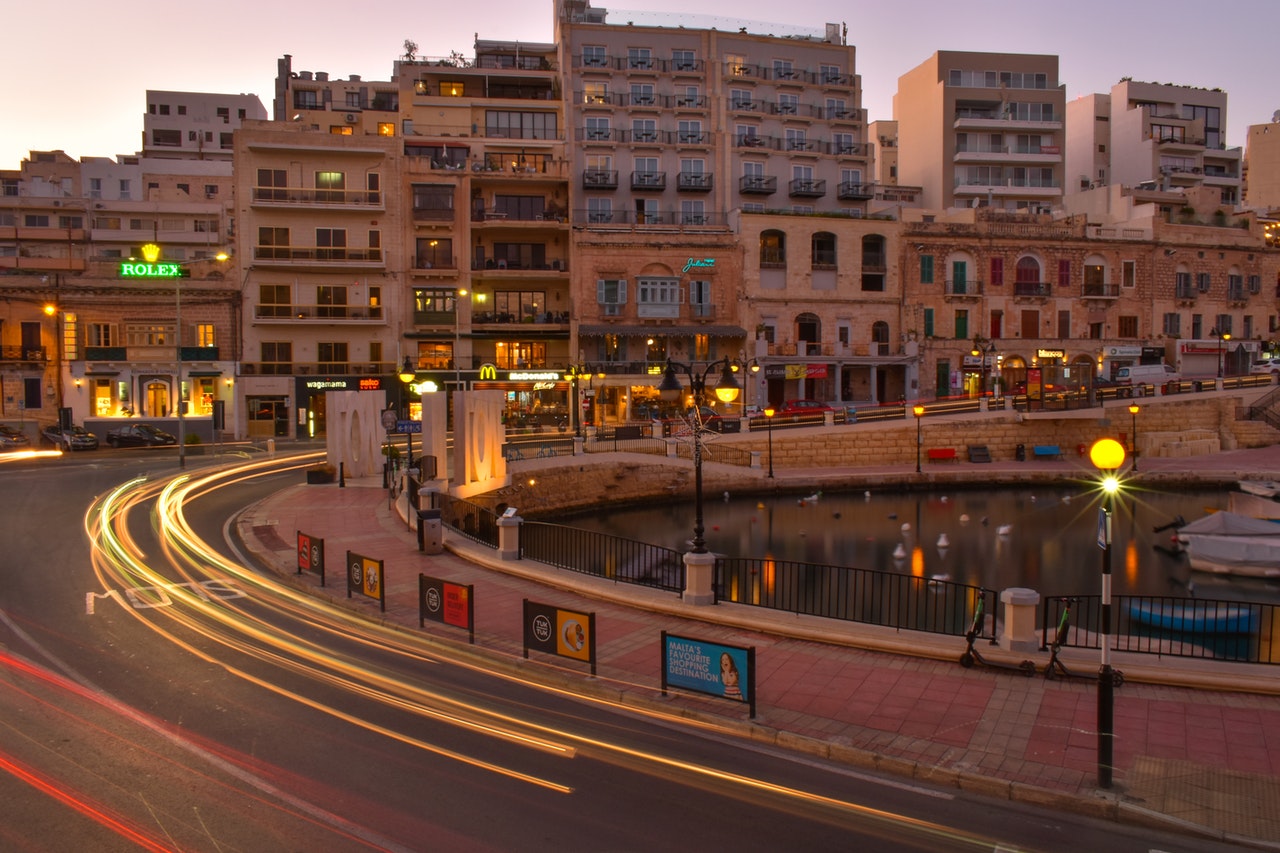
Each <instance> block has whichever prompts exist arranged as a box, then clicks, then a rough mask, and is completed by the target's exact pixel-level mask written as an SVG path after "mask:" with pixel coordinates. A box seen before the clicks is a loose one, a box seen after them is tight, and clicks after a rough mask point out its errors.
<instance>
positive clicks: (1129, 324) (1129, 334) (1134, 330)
mask: <svg viewBox="0 0 1280 853" xmlns="http://www.w3.org/2000/svg"><path fill="white" fill-rule="evenodd" d="M1116 333H1117V334H1118V335H1119V336H1120V337H1122V338H1136V337H1138V318H1137V317H1134V316H1120V317H1118V318H1116Z"/></svg>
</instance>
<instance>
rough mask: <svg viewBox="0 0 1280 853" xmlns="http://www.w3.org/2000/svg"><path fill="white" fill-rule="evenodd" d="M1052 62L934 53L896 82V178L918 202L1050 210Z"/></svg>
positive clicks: (1054, 157)
mask: <svg viewBox="0 0 1280 853" xmlns="http://www.w3.org/2000/svg"><path fill="white" fill-rule="evenodd" d="M1065 102H1066V90H1065V87H1064V86H1063V85H1062V83H1061V82H1059V80H1058V58H1057V57H1056V56H1046V55H1032V54H1013V53H970V52H964V51H952V50H946V51H938V52H936V53H934V54H933V55H932V56H930V57H929V58H928V59H927V60H925V61H924V62H922V63H921V64H920V65H918V66H916V67H915V68H913V69H911V70H910V71H908V72H907V73H906V74H903V75H902V76H901V77H899V78H898V89H897V92H896V93H895V94H894V98H893V118H894V120H895V121H897V123H898V177H899V180H900V181H901V182H903V183H905V184H909V185H918V186H920V187H922V188H923V195H922V201H921V206H922V207H927V208H932V209H939V210H945V209H948V208H952V207H994V208H998V209H1002V210H1025V211H1030V212H1033V213H1038V212H1047V211H1049V210H1051V209H1053V208H1055V207H1057V206H1059V204H1060V201H1061V198H1062V192H1063V174H1064V168H1063V162H1064V161H1063V146H1064V120H1065V115H1064V112H1065V109H1064V108H1065Z"/></svg>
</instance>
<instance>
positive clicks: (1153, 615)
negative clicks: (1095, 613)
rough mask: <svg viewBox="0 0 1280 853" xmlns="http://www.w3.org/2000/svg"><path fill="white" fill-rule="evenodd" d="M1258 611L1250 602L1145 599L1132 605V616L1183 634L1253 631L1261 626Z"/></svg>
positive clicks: (1137, 619) (1130, 605)
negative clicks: (1229, 602)
mask: <svg viewBox="0 0 1280 853" xmlns="http://www.w3.org/2000/svg"><path fill="white" fill-rule="evenodd" d="M1256 610H1257V608H1254V607H1250V606H1249V605H1247V604H1225V603H1222V602H1214V601H1168V600H1155V601H1152V600H1150V599H1142V600H1138V601H1134V602H1131V603H1130V604H1129V618H1130V619H1132V620H1133V621H1134V622H1137V623H1139V624H1142V625H1149V626H1150V627H1152V628H1159V629H1160V630H1162V631H1177V632H1179V633H1184V634H1252V633H1253V632H1254V631H1256V630H1257V627H1258V614H1257V612H1256Z"/></svg>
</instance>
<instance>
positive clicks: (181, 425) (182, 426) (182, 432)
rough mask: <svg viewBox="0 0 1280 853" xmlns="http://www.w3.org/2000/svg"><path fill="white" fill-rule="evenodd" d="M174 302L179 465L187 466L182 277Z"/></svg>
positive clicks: (174, 292) (177, 282) (175, 292)
mask: <svg viewBox="0 0 1280 853" xmlns="http://www.w3.org/2000/svg"><path fill="white" fill-rule="evenodd" d="M173 302H174V322H175V324H176V326H177V334H175V335H174V338H175V339H176V340H177V341H178V347H177V353H176V355H177V357H178V358H177V370H178V467H179V468H185V467H187V431H186V430H187V424H186V421H185V419H184V418H185V414H186V413H185V412H184V411H183V409H185V408H186V406H185V405H184V404H183V401H182V279H180V278H176V279H174V285H173Z"/></svg>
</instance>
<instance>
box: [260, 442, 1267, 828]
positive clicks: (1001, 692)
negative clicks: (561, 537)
mask: <svg viewBox="0 0 1280 853" xmlns="http://www.w3.org/2000/svg"><path fill="white" fill-rule="evenodd" d="M538 461H539V463H554V461H555V460H538ZM686 464H687V463H686ZM1142 465H1143V474H1144V476H1146V477H1150V478H1151V479H1152V480H1159V479H1162V478H1164V477H1170V478H1177V479H1183V480H1185V479H1187V478H1188V477H1202V478H1204V479H1206V480H1213V481H1219V480H1222V479H1226V480H1230V479H1234V478H1235V477H1236V476H1237V474H1238V475H1239V476H1254V477H1257V476H1260V475H1262V476H1269V474H1267V473H1266V472H1269V471H1273V470H1274V471H1277V472H1280V447H1273V448H1265V449H1262V450H1248V451H1234V452H1229V453H1220V454H1215V455H1213V456H1211V457H1195V458H1190V459H1154V458H1153V459H1150V460H1147V459H1143V460H1142ZM1055 466H1056V467H1055ZM998 467H999V468H1001V469H1007V468H1014V469H1016V471H1018V472H1021V473H1022V474H1026V475H1030V474H1033V473H1034V472H1036V471H1037V470H1039V469H1041V468H1045V469H1047V470H1049V471H1056V472H1059V473H1061V472H1062V471H1063V468H1064V467H1066V466H1064V463H1061V462H1058V463H1055V462H1026V463H1009V464H1008V465H1007V466H1005V465H1000V466H998ZM947 468H948V473H946V474H945V475H934V476H945V477H946V478H947V479H951V478H953V477H954V478H964V477H965V476H966V469H970V470H968V471H967V476H968V477H973V476H975V474H979V472H981V473H980V474H979V475H980V476H983V478H984V479H990V478H991V477H990V473H989V472H991V473H994V472H993V471H992V466H991V465H989V464H976V465H971V464H970V463H959V465H954V466H951V465H949V466H947ZM888 470H889V469H886V470H885V471H877V472H872V471H862V472H860V473H861V474H864V475H876V476H880V475H882V474H884V473H886V472H887V471H888ZM892 471H894V472H898V473H901V472H902V471H903V469H902V467H901V466H897V467H895V468H893V469H892ZM806 476H808V477H809V479H808V480H807V482H811V483H812V482H816V481H817V480H816V472H798V471H787V472H786V477H785V479H786V480H788V481H794V482H800V481H801V480H802V479H803V478H805V477H806ZM840 476H843V477H844V478H845V482H848V483H850V486H849V487H853V488H856V487H857V484H856V482H852V481H851V480H850V479H849V478H850V476H851V474H850V472H833V471H830V470H826V471H823V472H821V480H822V481H823V482H830V481H831V480H832V478H833V477H840ZM1276 479H1280V473H1277V475H1276ZM403 506H404V504H403V499H402V500H401V504H400V509H399V510H397V509H396V508H393V507H391V506H390V505H389V501H388V497H387V492H386V491H384V490H383V489H382V488H381V483H380V482H378V481H375V480H361V481H350V480H349V481H348V482H347V484H346V487H345V488H338V487H336V486H305V485H299V486H294V487H290V488H288V489H285V490H283V491H281V492H278V493H276V494H275V495H273V496H271V497H270V498H268V499H266V500H264V501H262V502H261V503H259V504H257V505H255V506H253V507H251V508H249V509H248V510H246V511H245V513H243V514H242V515H241V517H240V519H239V520H238V522H237V528H238V531H239V533H240V536H241V537H242V539H243V540H244V542H245V543H246V545H247V546H248V548H249V550H250V551H251V552H252V553H253V554H254V556H255V557H256V558H257V559H259V560H260V561H261V562H262V563H263V564H264V565H265V566H267V567H269V568H272V569H274V570H275V571H276V572H277V573H279V574H280V575H282V576H283V577H284V578H285V579H287V580H293V581H295V582H296V583H297V584H299V585H301V586H303V587H305V588H308V589H310V590H311V591H312V592H313V593H315V594H317V595H321V596H327V597H329V598H331V599H332V601H333V602H334V603H335V604H337V605H339V606H347V607H352V608H354V609H356V610H359V611H361V612H364V613H367V614H368V616H369V617H370V618H371V619H382V620H385V621H386V622H388V623H391V624H395V625H398V626H402V627H403V628H405V629H406V630H411V631H415V632H423V633H426V634H429V635H431V636H433V637H436V638H438V639H440V640H442V641H447V642H456V643H460V644H463V645H465V643H466V634H465V632H464V631H462V630H460V629H456V628H450V627H448V626H444V625H439V624H435V623H431V622H428V623H427V625H426V627H425V628H420V627H419V625H418V604H417V597H418V574H419V573H420V572H421V573H425V574H429V575H431V576H433V577H438V578H443V579H446V580H450V581H454V582H457V583H463V584H474V587H475V596H474V601H475V614H476V615H475V623H476V625H475V628H476V639H475V645H474V647H473V648H474V650H475V651H476V652H477V653H481V654H485V655H487V656H490V657H491V658H492V659H493V660H494V662H495V663H496V664H497V665H499V666H505V667H511V668H519V669H521V670H522V672H524V673H525V674H526V675H530V676H534V677H536V675H537V674H539V673H541V674H543V675H545V676H546V677H547V678H548V679H554V680H556V681H560V682H563V681H564V680H565V679H566V678H569V679H573V680H574V684H575V687H576V688H577V689H580V690H582V691H584V692H593V693H600V694H603V695H608V696H609V697H610V698H612V699H620V700H621V701H623V702H626V703H628V704H635V705H650V706H658V707H661V708H663V709H664V710H666V711H669V712H675V713H683V714H685V715H687V716H696V717H698V718H702V719H708V720H714V721H716V722H717V723H720V724H723V725H729V726H733V727H735V728H737V729H738V730H740V731H741V732H742V733H743V734H744V735H747V736H749V737H751V738H752V739H754V740H759V741H764V742H774V743H777V744H779V745H782V746H786V747H788V748H792V749H799V750H803V751H806V752H809V753H812V754H815V755H820V756H823V757H827V758H830V759H833V760H837V761H841V762H845V763H848V764H851V765H856V766H860V767H864V768H871V769H876V770H881V771H885V772H889V773H894V774H898V775H903V776H907V777H910V778H915V779H919V780H922V781H928V782H932V783H936V784H943V785H953V786H956V787H959V788H962V789H964V790H969V791H975V792H979V793H982V794H987V795H990V796H996V797H1005V798H1009V799H1013V800H1019V801H1023V802H1033V803H1041V804H1046V805H1049V806H1051V807H1053V808H1058V809H1065V810H1071V811H1076V812H1083V813H1088V814H1092V815H1095V816H1098V817H1105V818H1111V819H1118V820H1124V821H1126V822H1157V823H1158V825H1161V826H1164V827H1166V828H1170V827H1171V828H1173V829H1175V830H1177V829H1178V828H1179V827H1182V828H1185V829H1186V831H1188V832H1191V831H1195V832H1198V833H1207V834H1210V835H1212V836H1214V837H1218V838H1222V839H1227V840H1236V841H1241V842H1244V841H1249V842H1250V843H1251V844H1252V845H1253V846H1257V847H1261V848H1264V849H1276V850H1280V700H1278V699H1277V696H1278V695H1280V671H1277V670H1276V668H1275V667H1266V666H1249V665H1236V664H1217V665H1214V664H1211V663H1206V662H1202V661H1191V660H1185V661H1184V660H1180V659H1174V658H1154V657H1150V656H1137V655H1116V656H1114V658H1113V663H1114V664H1115V666H1116V667H1117V668H1118V669H1121V670H1123V671H1124V673H1125V679H1126V680H1125V683H1124V685H1123V686H1122V687H1121V688H1119V689H1118V690H1116V693H1115V703H1116V704H1115V727H1114V728H1115V777H1114V785H1113V787H1112V788H1111V789H1110V790H1108V791H1102V790H1101V789H1099V788H1097V786H1096V771H1097V764H1096V761H1097V756H1096V745H1097V728H1096V712H1097V699H1096V681H1095V680H1094V679H1093V678H1092V677H1090V678H1082V679H1071V680H1066V681H1064V680H1061V679H1055V680H1048V679H1045V678H1044V677H1042V676H1041V675H1038V674H1037V675H1036V676H1035V677H1032V678H1025V677H1023V676H1021V675H1020V674H1018V673H1016V672H1009V671H1004V670H998V669H991V668H984V667H980V666H976V667H974V668H972V669H964V668H962V667H961V666H960V665H959V663H958V658H959V656H960V654H961V652H963V651H964V648H965V642H964V640H963V638H957V637H939V636H931V635H923V636H917V635H906V634H900V633H895V632H892V631H888V630H886V629H882V628H878V627H874V626H866V625H856V624H848V625H847V624H836V625H833V624H831V620H818V619H814V618H810V617H803V616H797V615H794V614H787V613H778V612H772V611H763V610H761V609H759V608H751V607H743V606H739V605H733V604H719V605H715V606H704V607H694V606H691V605H687V604H685V603H684V602H683V601H681V600H680V598H679V596H674V595H672V594H670V593H661V592H657V591H654V590H649V589H645V588H638V587H633V586H632V585H629V584H614V583H611V582H607V581H601V580H597V579H594V578H589V577H586V576H582V575H577V574H575V573H572V572H563V571H559V570H556V569H553V568H551V567H549V566H544V565H541V564H537V563H532V562H529V561H510V562H502V561H500V560H498V558H497V555H496V553H495V552H493V551H491V550H489V549H487V548H483V547H481V546H478V545H476V544H474V543H472V542H470V540H466V539H463V538H462V537H458V536H452V535H451V534H450V533H449V532H448V531H446V533H445V544H446V548H447V550H446V552H445V553H444V554H440V555H435V556H427V555H424V554H421V553H419V552H418V550H417V537H416V533H415V532H413V531H412V530H410V529H409V528H408V526H407V524H406V521H405V519H404V516H403V514H402V513H403ZM299 529H301V530H302V531H303V532H304V533H309V534H312V535H315V536H321V537H323V538H324V539H325V550H326V552H327V554H328V559H327V563H328V566H329V571H328V582H327V586H326V587H325V588H323V589H322V588H321V587H320V586H319V579H318V578H317V577H316V576H314V575H311V574H304V575H297V574H296V568H295V566H296V563H295V537H296V532H297V531H298V530H299ZM347 549H351V550H354V551H357V552H359V553H361V554H363V555H365V556H368V557H371V558H374V559H382V560H383V561H384V575H385V576H384V578H383V581H384V586H385V590H386V613H385V614H382V613H380V612H379V609H378V605H377V603H376V602H375V601H373V600H372V599H368V598H361V597H359V596H357V597H354V598H351V599H348V598H347V597H346V590H345V574H343V573H342V569H341V564H342V557H343V555H345V552H346V550H347ZM524 599H532V600H535V601H538V602H540V603H545V604H551V605H555V606H560V607H565V608H569V609H574V610H582V611H591V612H594V613H595V614H596V620H597V633H598V642H597V648H598V670H597V677H596V678H594V679H592V678H590V677H589V672H588V669H587V667H586V666H585V665H579V664H577V663H576V662H573V661H568V660H564V659H559V658H552V657H549V656H546V655H539V654H538V653H536V652H531V653H530V660H528V661H526V660H524V659H523V657H522V640H521V630H522V602H523V601H524ZM664 630H665V631H669V632H672V633H678V634H683V635H687V636H692V637H696V638H698V639H702V640H706V641H709V642H719V643H724V644H727V645H733V646H754V647H755V649H756V667H757V675H756V693H757V700H758V709H757V716H756V718H755V719H754V720H749V719H748V717H747V710H746V707H745V706H744V705H740V704H735V703H731V702H727V701H724V700H717V699H712V698H709V697H705V696H700V695H698V694H692V693H684V692H680V691H673V692H672V693H671V694H670V695H669V696H668V697H666V698H663V697H662V696H661V695H660V689H659V667H660V663H659V661H660V633H661V632H662V631H664ZM982 653H983V655H984V656H986V657H988V658H989V659H995V660H1021V659H1022V658H1024V657H1031V658H1032V659H1033V660H1035V662H1036V663H1037V665H1039V666H1040V667H1041V668H1042V669H1043V666H1044V664H1045V663H1046V662H1047V660H1048V655H1047V654H1039V653H1036V654H1033V655H1016V656H1012V657H1010V656H1005V655H1004V654H1003V653H1002V652H1000V650H998V649H994V648H992V649H989V648H988V647H985V646H984V647H983V648H982ZM1064 659H1065V660H1066V663H1067V665H1068V666H1069V667H1070V668H1071V669H1072V671H1074V672H1079V673H1088V674H1090V675H1092V674H1094V673H1096V672H1097V661H1096V657H1094V656H1086V655H1070V654H1067V655H1064ZM1245 691H1250V692H1245Z"/></svg>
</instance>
